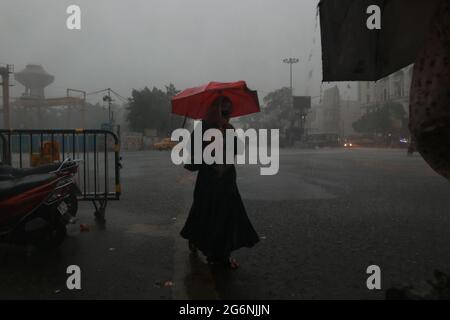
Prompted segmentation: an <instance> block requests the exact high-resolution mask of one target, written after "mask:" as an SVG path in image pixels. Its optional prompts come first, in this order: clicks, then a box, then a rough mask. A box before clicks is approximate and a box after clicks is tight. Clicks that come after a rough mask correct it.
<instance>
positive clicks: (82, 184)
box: [0, 129, 121, 218]
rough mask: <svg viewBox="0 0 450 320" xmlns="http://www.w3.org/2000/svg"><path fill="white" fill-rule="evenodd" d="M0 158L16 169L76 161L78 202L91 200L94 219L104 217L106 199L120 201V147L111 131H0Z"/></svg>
mask: <svg viewBox="0 0 450 320" xmlns="http://www.w3.org/2000/svg"><path fill="white" fill-rule="evenodd" d="M0 155H1V156H2V159H1V160H2V162H3V163H5V164H9V165H11V166H13V167H17V168H26V167H31V166H38V165H42V164H45V163H51V162H55V161H63V160H64V159H66V158H71V159H73V160H80V166H79V169H78V173H77V175H76V176H75V180H76V182H77V184H78V186H79V188H80V190H81V195H80V196H79V200H84V201H91V202H92V203H93V204H94V207H95V215H96V216H97V217H100V218H104V215H105V210H106V205H107V203H108V200H119V198H120V193H121V187H120V168H121V164H120V160H121V158H120V144H119V139H118V137H117V135H116V134H114V133H113V132H111V131H107V130H85V129H75V130H53V129H50V130H34V129H33V130H22V129H19V130H15V129H12V130H0ZM111 164H112V165H111Z"/></svg>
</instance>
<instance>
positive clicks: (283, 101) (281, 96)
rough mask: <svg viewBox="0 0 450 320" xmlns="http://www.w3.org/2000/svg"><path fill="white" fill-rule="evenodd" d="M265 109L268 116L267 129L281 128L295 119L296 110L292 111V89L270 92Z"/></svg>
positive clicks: (286, 88)
mask: <svg viewBox="0 0 450 320" xmlns="http://www.w3.org/2000/svg"><path fill="white" fill-rule="evenodd" d="M264 104H265V106H266V107H265V108H264V110H263V112H264V114H265V115H266V119H267V121H266V123H265V127H267V128H281V127H283V126H284V125H283V124H286V123H288V122H291V121H292V119H294V117H295V116H294V110H293V109H292V95H291V89H290V88H288V87H283V88H281V89H277V90H275V91H272V92H270V93H269V94H267V95H266V96H265V97H264Z"/></svg>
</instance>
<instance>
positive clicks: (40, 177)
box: [0, 173, 56, 200]
mask: <svg viewBox="0 0 450 320" xmlns="http://www.w3.org/2000/svg"><path fill="white" fill-rule="evenodd" d="M55 179H56V176H55V175H54V174H50V173H46V174H36V175H32V176H26V177H23V178H16V179H10V180H3V181H0V200H2V199H5V198H8V197H13V196H16V195H19V194H21V193H23V192H25V191H28V190H31V189H33V188H36V187H38V186H40V185H44V184H46V183H49V182H51V181H52V180H55Z"/></svg>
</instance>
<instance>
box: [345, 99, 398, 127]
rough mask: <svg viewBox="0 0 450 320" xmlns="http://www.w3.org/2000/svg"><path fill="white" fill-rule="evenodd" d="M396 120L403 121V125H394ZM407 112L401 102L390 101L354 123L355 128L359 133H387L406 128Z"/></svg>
mask: <svg viewBox="0 0 450 320" xmlns="http://www.w3.org/2000/svg"><path fill="white" fill-rule="evenodd" d="M395 121H400V122H401V127H400V128H397V127H395V125H394V122H395ZM405 123H406V112H405V110H404V109H403V106H402V105H401V104H399V103H388V104H385V105H383V106H382V107H381V108H378V109H376V110H374V111H370V112H368V113H366V114H365V115H363V116H362V117H361V118H360V119H359V120H358V121H356V122H354V123H353V128H354V129H355V131H357V132H359V133H382V134H387V133H391V132H396V131H402V130H404V129H405Z"/></svg>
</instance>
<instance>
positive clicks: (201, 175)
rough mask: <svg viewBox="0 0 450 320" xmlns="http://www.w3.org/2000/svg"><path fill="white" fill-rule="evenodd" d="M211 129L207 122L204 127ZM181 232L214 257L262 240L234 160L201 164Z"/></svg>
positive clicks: (221, 256)
mask: <svg viewBox="0 0 450 320" xmlns="http://www.w3.org/2000/svg"><path fill="white" fill-rule="evenodd" d="M207 129H208V127H207V126H206V123H203V131H205V130H207ZM224 140H225V139H224ZM224 142H225V141H224ZM224 145H225V143H224ZM204 147H205V145H203V148H204ZM180 234H181V236H182V237H183V238H185V239H188V240H190V241H191V242H192V243H193V244H194V245H195V246H196V247H197V248H198V249H199V250H200V251H201V252H202V253H203V254H204V255H205V256H207V257H208V260H212V261H217V260H224V259H227V258H228V257H229V256H230V253H231V252H232V251H234V250H237V249H239V248H242V247H249V248H250V247H253V246H254V245H255V244H256V243H257V242H258V241H259V237H258V235H257V233H256V231H255V229H254V228H253V226H252V224H251V222H250V220H249V218H248V216H247V213H246V211H245V208H244V204H243V203H242V199H241V196H240V194H239V190H238V187H237V184H236V168H235V166H234V165H233V164H230V165H220V164H212V165H207V164H205V163H203V164H201V165H200V166H199V171H198V175H197V181H196V184H195V189H194V202H193V204H192V207H191V210H190V212H189V216H188V218H187V220H186V224H185V225H184V228H183V229H182V230H181V233H180Z"/></svg>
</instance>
